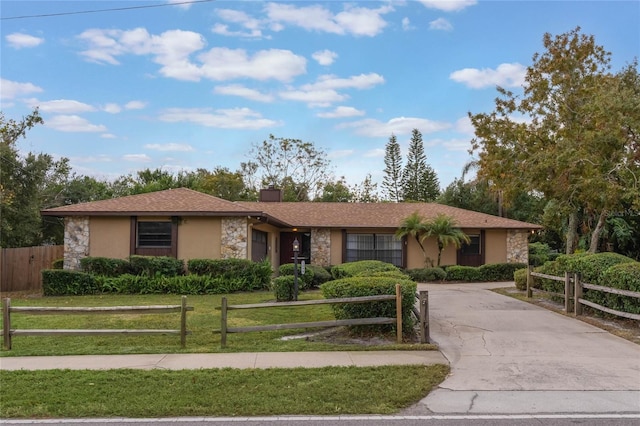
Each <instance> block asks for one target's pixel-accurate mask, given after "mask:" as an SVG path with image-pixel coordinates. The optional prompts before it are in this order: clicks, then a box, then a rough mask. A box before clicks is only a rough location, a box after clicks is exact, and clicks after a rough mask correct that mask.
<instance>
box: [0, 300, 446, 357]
mask: <svg viewBox="0 0 640 426" xmlns="http://www.w3.org/2000/svg"><path fill="white" fill-rule="evenodd" d="M222 296H223V295H198V296H188V298H187V304H188V305H189V306H193V307H194V311H191V312H188V313H187V329H188V330H189V331H191V333H192V334H190V335H188V336H187V346H186V348H184V349H183V348H181V347H180V338H179V336H177V335H166V336H163V335H154V336H125V335H114V336H64V337H60V336H14V337H13V338H12V346H13V347H12V350H10V351H7V350H4V348H3V350H2V351H0V357H1V356H32V355H86V354H96V355H108V354H139V353H212V352H275V351H278V352H282V351H330V350H370V349H376V350H397V349H402V350H425V349H435V347H434V346H433V345H415V344H406V345H405V344H403V345H396V344H389V345H376V346H375V347H371V346H367V345H362V344H344V343H336V342H335V341H333V342H332V341H327V340H323V339H316V340H315V341H312V340H307V339H292V340H287V341H283V340H281V338H282V337H284V336H289V335H296V334H301V333H302V332H304V331H319V329H309V330H280V331H270V332H255V333H234V334H229V335H227V346H226V347H225V348H224V349H222V348H220V334H219V333H214V330H219V329H220V311H219V310H216V307H220V305H221V298H222ZM226 297H227V299H228V303H229V304H230V305H232V304H248V303H262V302H269V301H273V299H274V297H273V293H271V292H266V291H261V292H252V293H236V294H229V295H226ZM321 298H322V295H321V293H320V292H319V291H309V292H304V293H302V294H301V295H300V300H307V299H321ZM11 304H12V306H123V305H176V304H178V305H179V304H180V296H179V295H100V296H73V297H67V296H63V297H43V298H12V300H11ZM333 319H335V317H334V315H333V313H332V311H331V308H330V306H329V305H319V306H305V307H290V308H268V309H242V310H233V311H229V314H228V322H229V326H231V327H240V326H248V325H261V324H278V323H291V322H309V321H326V320H333ZM11 322H12V325H11V326H12V328H13V329H28V328H32V329H33V328H35V329H58V328H63V329H92V328H93V329H101V328H105V329H147V328H148V329H179V325H180V315H179V314H178V313H170V314H149V315H28V314H19V313H17V314H16V313H14V314H12V315H11Z"/></svg>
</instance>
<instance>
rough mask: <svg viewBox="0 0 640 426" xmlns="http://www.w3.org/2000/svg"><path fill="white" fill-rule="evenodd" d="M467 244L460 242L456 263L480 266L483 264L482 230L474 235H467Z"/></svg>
mask: <svg viewBox="0 0 640 426" xmlns="http://www.w3.org/2000/svg"><path fill="white" fill-rule="evenodd" d="M469 238H470V239H471V241H470V242H469V244H464V243H463V244H462V247H461V248H460V249H459V250H458V256H457V257H458V265H461V266H481V265H484V231H481V232H480V233H479V234H476V235H469Z"/></svg>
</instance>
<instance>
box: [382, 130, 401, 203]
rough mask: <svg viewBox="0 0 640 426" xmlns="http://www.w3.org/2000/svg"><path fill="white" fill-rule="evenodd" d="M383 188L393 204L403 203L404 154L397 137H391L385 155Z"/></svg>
mask: <svg viewBox="0 0 640 426" xmlns="http://www.w3.org/2000/svg"><path fill="white" fill-rule="evenodd" d="M382 188H383V189H384V191H385V194H386V196H387V197H386V198H387V199H388V200H389V201H391V202H395V203H397V202H400V201H402V154H401V153H400V144H399V143H398V140H397V138H396V135H394V134H392V135H391V137H389V142H387V144H386V145H385V153H384V178H383V180H382Z"/></svg>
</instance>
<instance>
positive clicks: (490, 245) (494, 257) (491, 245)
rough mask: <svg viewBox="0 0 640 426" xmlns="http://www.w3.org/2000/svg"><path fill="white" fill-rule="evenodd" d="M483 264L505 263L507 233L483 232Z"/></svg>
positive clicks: (497, 231)
mask: <svg viewBox="0 0 640 426" xmlns="http://www.w3.org/2000/svg"><path fill="white" fill-rule="evenodd" d="M484 236H485V244H484V247H485V258H484V261H485V263H505V262H506V261H507V232H506V231H505V230H504V229H487V230H486V231H485V234H484Z"/></svg>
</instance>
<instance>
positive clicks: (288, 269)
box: [278, 263, 315, 290]
mask: <svg viewBox="0 0 640 426" xmlns="http://www.w3.org/2000/svg"><path fill="white" fill-rule="evenodd" d="M278 275H280V276H285V275H291V276H292V277H294V278H295V265H294V264H293V263H285V264H283V265H280V267H279V268H278ZM314 276H315V272H314V271H313V270H312V269H311V268H309V267H308V266H307V265H305V267H304V274H303V273H302V266H301V265H298V287H299V290H308V289H309V288H311V286H312V285H313V277H314Z"/></svg>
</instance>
